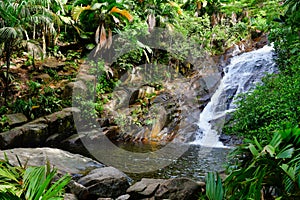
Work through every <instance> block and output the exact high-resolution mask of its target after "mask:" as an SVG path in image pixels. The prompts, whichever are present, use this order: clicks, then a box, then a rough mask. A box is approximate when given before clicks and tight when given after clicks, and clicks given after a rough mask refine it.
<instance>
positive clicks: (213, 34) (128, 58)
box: [0, 0, 278, 131]
mask: <svg viewBox="0 0 300 200" xmlns="http://www.w3.org/2000/svg"><path fill="white" fill-rule="evenodd" d="M256 5H258V6H259V8H263V9H259V8H257V7H256ZM277 5H278V4H277V1H266V2H260V1H251V2H248V1H238V2H234V1H219V0H217V1H202V0H201V1H199V0H195V1H175V2H173V1H167V0H153V1H114V0H107V1H100V0H99V1H91V0H81V1H79V0H72V1H67V0H47V1H41V0H22V1H19V0H15V1H11V0H4V1H1V3H0V11H1V12H0V17H1V21H0V46H1V48H0V49H1V51H0V55H1V58H2V59H1V69H0V77H1V79H0V85H1V87H0V94H1V95H0V103H1V106H0V114H1V119H0V130H1V131H4V130H7V129H9V128H10V127H8V126H7V118H6V117H5V114H10V113H18V112H22V113H23V114H25V115H26V116H27V118H28V119H36V118H38V117H40V116H43V115H45V114H49V113H52V112H55V111H58V110H60V109H62V108H63V107H66V106H70V104H71V102H70V99H64V98H62V87H61V86H60V85H61V83H62V82H63V81H64V80H68V81H72V80H73V79H74V78H75V77H76V72H77V70H78V65H79V64H81V58H84V57H85V55H87V54H88V53H89V52H90V51H91V50H92V49H93V48H94V47H96V48H95V49H96V51H98V50H101V49H102V48H104V49H109V46H110V45H109V44H110V41H111V39H112V37H113V36H114V35H116V34H119V35H125V36H128V35H130V38H129V39H130V41H133V42H136V47H137V48H136V50H134V51H131V52H129V53H128V54H126V55H123V56H122V57H120V58H118V61H117V62H116V63H115V64H113V66H110V67H107V66H105V68H102V69H101V70H104V71H105V72H113V73H110V74H113V77H107V76H104V75H103V76H101V77H99V78H98V80H99V82H98V85H97V87H96V88H97V93H98V95H97V99H96V102H88V103H87V104H88V105H89V106H91V107H92V108H96V110H95V112H94V113H95V114H96V115H98V116H100V115H101V112H102V111H103V104H104V103H105V102H107V101H108V100H109V95H107V94H108V93H110V92H111V91H112V89H113V87H115V86H116V85H117V84H118V78H119V77H120V75H122V73H124V71H126V70H129V69H132V68H133V67H135V66H139V65H141V64H144V61H147V62H150V61H151V63H161V64H169V62H170V61H172V62H173V66H174V68H176V71H178V72H180V73H184V72H185V71H186V69H185V68H186V67H187V64H186V63H184V62H182V61H183V60H182V59H180V58H178V57H176V56H174V55H173V56H172V55H170V54H168V53H166V52H163V51H160V50H155V51H153V50H152V49H151V48H149V47H147V46H145V45H144V44H141V42H138V39H137V38H138V36H139V35H140V34H147V32H148V31H149V30H150V31H151V30H152V29H153V28H154V27H160V28H167V29H168V30H171V31H173V32H178V33H180V34H181V35H183V36H185V37H189V38H191V39H193V40H194V41H195V42H196V44H199V47H200V48H201V49H203V50H204V51H206V52H209V53H210V54H211V55H214V54H222V53H224V51H225V50H226V49H227V48H228V47H230V46H231V45H232V44H234V43H237V42H239V41H241V40H247V39H250V38H251V37H254V38H255V37H256V36H257V35H259V34H261V33H262V32H263V31H267V30H268V26H267V23H266V22H267V21H268V20H269V19H270V16H272V15H276V12H277V11H276V6H277ZM49 58H54V59H56V60H58V61H63V62H64V63H65V65H64V66H63V68H62V69H53V68H46V67H44V66H43V62H42V61H43V60H47V59H49ZM54 62H55V61H54ZM20 68H21V69H24V70H25V74H24V70H23V71H20V70H19V69H20ZM20 73H21V74H22V73H23V75H22V76H21V75H20ZM44 73H46V74H48V75H50V80H48V81H45V80H43V79H42V80H41V79H40V78H38V75H40V74H44ZM83 106H85V105H83Z"/></svg>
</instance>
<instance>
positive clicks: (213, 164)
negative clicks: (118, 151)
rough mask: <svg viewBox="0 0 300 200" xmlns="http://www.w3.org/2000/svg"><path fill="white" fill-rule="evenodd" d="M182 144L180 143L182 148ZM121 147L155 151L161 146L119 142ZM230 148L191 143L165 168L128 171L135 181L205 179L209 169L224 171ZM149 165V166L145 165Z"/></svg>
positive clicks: (134, 150) (137, 150)
mask: <svg viewBox="0 0 300 200" xmlns="http://www.w3.org/2000/svg"><path fill="white" fill-rule="evenodd" d="M180 145H181V144H178V148H180ZM118 146H119V147H120V148H122V149H125V150H127V151H133V152H149V151H155V150H156V149H158V148H159V147H157V146H154V147H153V146H151V145H144V144H143V145H134V144H119V145H118ZM229 151H230V149H226V148H209V147H201V146H199V145H190V146H189V148H188V150H187V151H186V152H185V153H184V154H183V155H182V156H181V157H179V158H178V159H177V160H174V161H173V162H172V163H171V164H170V165H168V166H166V167H165V168H162V169H159V170H156V171H151V172H146V173H127V175H128V176H129V177H131V178H132V179H133V181H139V180H141V179H142V178H162V179H167V178H176V177H187V178H191V179H193V180H195V181H204V178H205V173H206V172H209V171H218V172H222V171H224V169H225V164H226V162H227V159H226V157H227V155H228V153H229ZM145 167H147V166H145Z"/></svg>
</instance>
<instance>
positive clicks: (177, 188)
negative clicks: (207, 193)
mask: <svg viewBox="0 0 300 200" xmlns="http://www.w3.org/2000/svg"><path fill="white" fill-rule="evenodd" d="M201 192H202V188H201V186H200V185H199V184H197V183H196V182H194V181H193V180H191V179H188V178H174V179H169V180H167V181H166V182H164V183H163V184H161V185H160V186H159V188H158V189H157V191H156V193H155V199H158V200H160V199H172V200H197V199H199V193H201Z"/></svg>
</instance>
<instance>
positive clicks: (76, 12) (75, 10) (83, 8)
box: [71, 5, 91, 21]
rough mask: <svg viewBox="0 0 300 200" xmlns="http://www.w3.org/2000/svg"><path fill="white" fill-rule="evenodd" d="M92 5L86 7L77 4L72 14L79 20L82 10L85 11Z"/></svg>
mask: <svg viewBox="0 0 300 200" xmlns="http://www.w3.org/2000/svg"><path fill="white" fill-rule="evenodd" d="M90 9H91V6H89V5H88V6H85V7H81V6H76V7H74V8H73V10H72V12H71V16H72V18H73V19H74V20H75V21H78V19H79V17H80V15H81V13H82V12H84V11H85V10H90Z"/></svg>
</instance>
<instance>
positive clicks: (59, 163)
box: [0, 148, 104, 178]
mask: <svg viewBox="0 0 300 200" xmlns="http://www.w3.org/2000/svg"><path fill="white" fill-rule="evenodd" d="M5 154H6V155H7V157H8V159H9V162H10V163H11V164H12V165H17V166H18V165H19V163H18V159H17V157H18V158H19V160H20V162H21V164H25V163H26V162H27V165H29V166H41V165H45V164H46V162H47V161H49V162H50V164H51V166H54V167H55V168H56V169H57V170H58V172H59V173H62V174H65V173H69V174H71V175H72V176H74V177H77V178H79V177H82V176H83V175H84V174H86V173H87V172H89V171H91V170H93V169H96V168H102V167H104V165H103V164H101V163H99V162H97V161H94V160H92V159H90V158H87V157H84V156H81V155H79V154H72V153H69V152H67V151H63V150H60V149H54V148H15V149H10V150H3V151H0V159H4V157H5Z"/></svg>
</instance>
